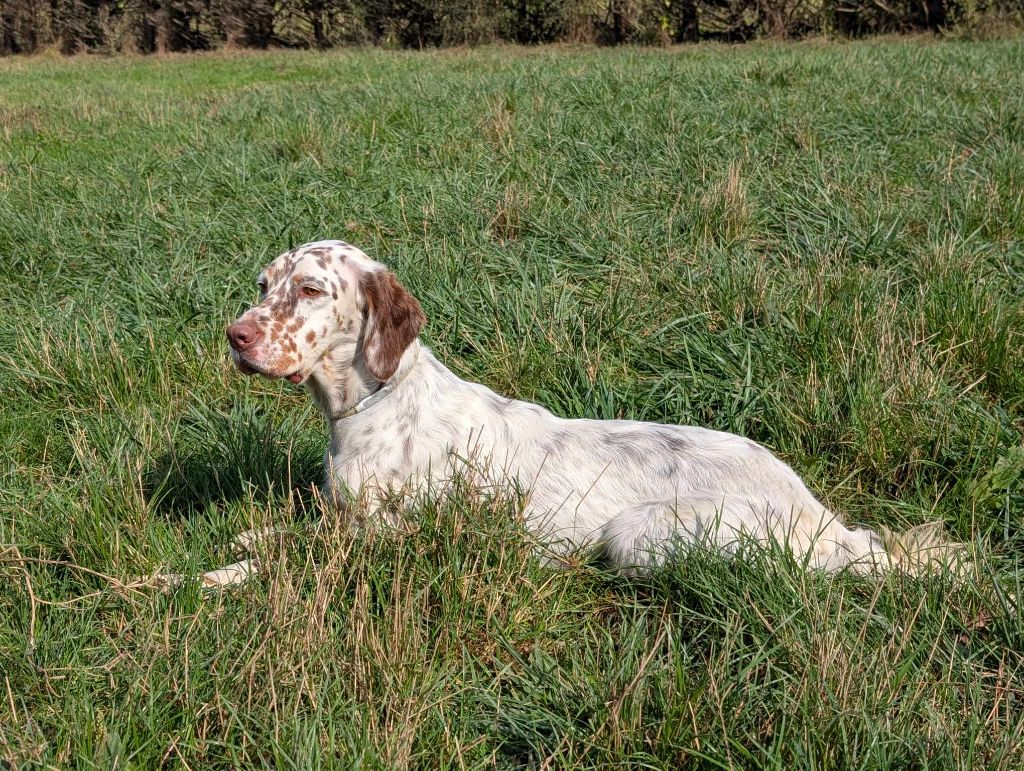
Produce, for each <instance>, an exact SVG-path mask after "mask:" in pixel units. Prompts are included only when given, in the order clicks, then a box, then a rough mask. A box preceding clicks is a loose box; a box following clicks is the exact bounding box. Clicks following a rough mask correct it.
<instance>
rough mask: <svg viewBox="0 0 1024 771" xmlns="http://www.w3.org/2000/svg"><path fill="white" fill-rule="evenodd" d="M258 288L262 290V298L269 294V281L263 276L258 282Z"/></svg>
mask: <svg viewBox="0 0 1024 771" xmlns="http://www.w3.org/2000/svg"><path fill="white" fill-rule="evenodd" d="M256 288H257V289H259V290H260V298H261V299H262V298H264V297H266V296H267V282H266V281H264V280H263V279H262V278H261V279H260V280H259V281H257V282H256Z"/></svg>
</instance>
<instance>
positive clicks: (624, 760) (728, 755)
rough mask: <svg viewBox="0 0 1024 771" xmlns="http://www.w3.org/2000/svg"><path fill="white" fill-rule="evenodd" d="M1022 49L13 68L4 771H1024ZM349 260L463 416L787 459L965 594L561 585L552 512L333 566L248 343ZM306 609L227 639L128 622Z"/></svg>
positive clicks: (440, 530) (587, 577)
mask: <svg viewBox="0 0 1024 771" xmlns="http://www.w3.org/2000/svg"><path fill="white" fill-rule="evenodd" d="M1022 59H1024V46H1022V43H1021V41H1019V40H1003V41H997V42H990V43H984V44H966V43H946V44H941V45H935V44H926V43H922V42H915V41H910V42H906V41H903V42H874V43H857V44H842V45H837V44H833V45H818V44H814V45H806V46H781V45H771V46H768V45H753V46H750V47H746V48H743V49H733V48H726V47H716V46H701V47H693V48H686V49H678V50H667V51H642V50H628V51H627V50H615V51H592V50H576V49H562V48H553V49H543V48H542V49H536V50H530V51H523V50H517V49H510V48H491V49H483V50H479V51H474V52H471V53H470V52H463V51H457V52H442V53H433V54H428V55H411V54H400V53H384V52H379V51H360V52H334V53H329V54H318V55H314V54H283V53H281V54H265V55H239V54H232V55H224V56H200V57H195V58H188V59H185V58H180V59H179V58H175V57H167V58H158V59H148V60H139V59H110V60H82V59H72V60H66V61H56V60H48V59H47V60H43V59H29V60H16V61H10V60H9V61H5V62H2V63H0V137H2V140H3V141H2V144H0V168H2V170H3V173H2V174H0V255H2V266H3V271H2V272H3V277H2V280H0V308H2V309H3V313H2V314H0V393H2V394H3V403H2V406H0V437H2V438H3V441H2V443H0V464H2V465H0V473H2V475H3V476H2V483H0V544H2V545H0V680H2V682H0V757H2V758H4V760H5V761H6V762H8V763H10V764H12V765H15V766H25V767H35V766H40V767H55V766H61V767H76V766H77V767H92V766H96V767H104V768H106V767H113V766H118V767H124V766H138V767H149V766H156V765H167V766H174V767H183V768H185V767H187V768H215V767H225V768H227V767H231V768H234V767H240V766H244V767H254V766H260V767H263V766H274V767H283V768H308V767H314V766H333V767H339V768H351V767H353V766H360V767H369V768H378V767H380V768H384V767H387V768H391V767H402V766H445V767H449V766H451V767H463V766H465V767H478V766H502V767H514V766H528V767H547V768H566V767H576V766H595V765H600V766H606V765H624V766H630V767H636V766H641V765H645V766H649V767H659V768H668V767H677V766H679V765H680V764H683V765H702V766H704V765H706V766H739V767H756V768H769V767H778V768H794V767H807V768H823V767H836V768H838V767H841V768H852V767H862V768H879V767H891V766H900V767H907V766H913V767H918V766H930V767H935V766H938V767H948V766H959V767H965V768H967V767H988V768H1012V767H1015V766H1019V763H1020V761H1019V757H1020V753H1021V750H1022V744H1024V718H1022V715H1024V710H1022V698H1024V682H1022V669H1021V664H1022V652H1024V622H1022V621H1021V616H1020V613H1019V611H1018V609H1017V606H1018V603H1019V598H1020V590H1021V587H1020V584H1021V562H1020V549H1021V546H1022V545H1024V542H1022V537H1021V522H1022V512H1024V486H1022V482H1021V480H1022V467H1024V450H1022V449H1021V448H1022V412H1024V374H1022V373H1024V367H1022V364H1024V356H1022V345H1021V342H1022V341H1021V329H1022V328H1024V326H1022V323H1024V295H1022V292H1021V278H1022V271H1024V245H1022V244H1024V194H1022V190H1024V166H1022V161H1021V158H1022V157H1024V154H1022V151H1024V71H1022V70H1021V68H1020V67H1019V64H1018V63H1019V62H1020V61H1021V60H1022ZM319 237H340V238H344V239H347V240H350V241H352V242H353V243H356V244H358V245H360V246H361V247H363V248H364V249H365V250H366V251H368V252H369V253H371V254H372V255H374V256H377V257H379V258H381V259H382V260H384V261H385V262H387V263H388V264H390V265H391V266H392V267H394V269H395V270H396V271H397V272H398V273H399V275H400V276H401V277H402V279H403V281H404V282H405V283H406V284H407V285H408V286H409V287H410V288H411V289H412V290H413V291H414V292H415V293H416V295H417V296H418V297H419V298H420V300H421V302H422V304H423V306H424V308H425V310H426V312H427V314H428V316H429V317H430V325H429V327H428V329H427V331H426V333H425V337H426V340H427V342H428V344H429V345H431V346H432V347H433V348H434V349H435V351H437V353H438V354H439V356H440V357H441V358H442V359H443V360H444V361H446V362H447V363H448V364H449V365H450V366H451V367H452V368H453V369H454V370H455V371H456V372H457V373H458V374H460V375H462V376H465V377H467V378H471V379H476V380H479V381H482V382H485V383H487V384H488V385H490V386H492V387H494V388H496V389H497V390H499V391H502V392H504V393H506V394H509V395H511V396H516V397H519V398H523V399H529V400H535V401H540V402H543V403H544V404H546V405H547V406H549V407H550V408H552V409H553V410H554V411H555V412H557V413H558V414H561V415H566V416H577V417H580V416H587V417H599V418H614V417H626V418H637V419H644V420H655V421H664V422H676V423H695V424H701V425H706V426H711V427H714V428H719V429H724V430H730V431H736V432H740V433H743V434H744V435H747V436H750V437H751V438H753V439H756V440H758V441H761V442H763V443H765V444H767V445H769V446H770V447H772V448H773V449H774V450H775V451H776V452H778V453H779V454H780V455H781V456H782V457H784V458H785V459H786V460H788V461H789V462H791V463H792V464H793V465H794V466H795V467H796V468H797V469H798V470H799V472H800V473H801V474H802V475H803V476H804V477H805V478H806V479H807V480H808V483H809V484H810V485H811V487H812V488H813V489H814V490H815V491H816V493H818V494H819V495H820V496H821V497H822V498H823V499H824V500H825V501H827V502H828V504H829V505H830V506H831V507H832V508H833V509H835V510H837V511H840V512H842V513H843V515H844V517H845V518H846V519H847V520H849V521H852V522H855V523H858V524H864V525H870V526H888V527H893V528H902V527H907V526H910V525H914V524H918V523H921V522H925V521H932V520H940V521H943V522H944V523H945V524H946V527H947V529H948V530H949V531H950V533H951V535H952V536H954V537H956V538H959V539H964V540H968V541H971V542H972V543H974V544H975V545H976V547H977V550H978V559H977V569H976V570H975V571H974V572H973V573H972V575H970V576H969V577H968V578H967V579H965V580H964V581H963V582H960V583H954V582H953V581H952V580H951V579H950V578H948V577H945V576H934V577H931V578H925V579H920V580H911V579H908V578H906V577H901V576H898V575H893V576H891V577H889V578H887V579H885V580H882V581H879V582H872V581H867V580H859V579H854V578H851V577H838V578H826V577H824V576H821V575H817V574H808V573H806V572H805V571H803V570H802V569H801V568H800V567H799V566H796V565H793V564H791V563H790V562H789V561H787V560H786V559H785V558H784V556H783V555H771V554H769V555H765V554H758V553H750V554H745V555H741V556H740V557H739V558H737V559H734V560H731V561H724V560H722V559H720V558H718V557H715V556H713V555H707V554H694V555H692V556H690V557H688V558H685V559H683V560H681V561H680V562H679V563H678V564H676V565H674V566H672V567H671V568H670V569H668V570H666V571H664V572H663V573H662V574H659V575H658V576H656V577H655V578H653V579H651V580H648V581H644V582H626V581H623V580H621V579H618V578H616V577H615V576H610V575H606V574H605V573H604V572H602V570H601V568H600V566H598V565H591V564H579V565H574V566H571V567H570V568H569V569H568V570H566V571H562V572H552V571H550V570H548V569H546V568H544V567H542V566H541V565H540V564H539V561H538V559H537V557H536V548H535V545H534V544H532V543H531V542H530V540H529V538H527V537H526V536H525V535H524V534H523V533H522V532H520V530H519V529H518V528H517V527H516V525H515V517H514V514H515V511H516V506H517V501H516V499H515V497H514V495H512V494H511V493H508V494H506V493H501V494H497V495H496V497H488V496H485V495H481V494H480V493H479V492H474V491H472V490H465V489H461V488H460V489H454V490H453V491H452V495H451V496H450V498H449V499H448V500H447V501H445V502H444V503H441V504H438V503H436V502H431V501H424V502H422V504H421V505H420V506H419V507H418V508H417V511H416V512H415V516H413V517H411V518H410V520H409V522H408V524H407V526H406V527H404V528H402V529H400V530H398V531H394V532H392V531H379V530H378V531H372V530H371V531H367V532H361V533H360V532H355V531H352V530H351V529H350V528H347V527H346V526H345V525H344V523H342V522H339V521H338V519H337V518H332V517H327V518H325V519H324V520H323V521H322V522H321V523H320V524H319V525H314V524H313V523H315V522H316V521H317V510H318V509H319V508H320V504H319V501H318V500H317V498H316V495H315V493H314V492H313V488H314V484H315V482H316V481H317V480H318V478H319V476H320V467H319V466H320V461H321V457H322V452H323V448H324V446H325V442H326V438H325V432H324V430H323V427H322V426H321V425H320V422H319V419H318V417H317V415H316V414H315V412H314V411H313V410H312V408H311V407H310V405H309V403H308V401H307V399H305V398H304V397H303V396H302V394H301V393H299V392H298V391H297V390H296V389H294V388H293V387H291V386H289V385H288V384H283V383H269V382H266V381H260V380H253V379H243V378H240V377H238V376H237V375H236V374H235V373H234V372H233V371H232V369H231V367H230V365H229V362H228V357H227V351H226V346H225V342H224V337H223V329H224V327H225V325H226V324H227V323H228V322H229V320H230V319H232V318H233V317H234V316H235V315H236V313H237V312H238V311H239V310H240V309H241V308H243V307H245V306H246V304H247V303H249V302H251V301H252V299H253V298H254V296H255V289H254V279H255V275H256V273H257V271H258V269H259V268H260V267H261V266H262V265H263V264H264V263H266V262H267V261H268V260H269V259H270V258H271V257H273V256H274V255H275V254H277V253H278V252H279V251H281V250H283V249H285V248H287V247H288V246H290V245H293V244H296V243H301V242H303V241H308V240H311V239H314V238H319ZM267 524H286V525H288V526H289V527H290V529H291V531H292V532H291V534H290V535H287V536H282V538H281V539H280V540H279V541H278V542H277V543H275V544H272V545H271V547H270V549H269V553H268V554H267V555H266V560H267V561H268V563H269V564H270V565H271V566H272V570H270V571H269V573H268V575H267V576H265V577H263V578H261V579H260V580H258V581H257V582H255V583H253V584H250V585H248V586H246V587H244V588H243V589H239V590H238V591H233V592H229V593H224V594H222V595H216V596H213V597H211V598H208V599H206V600H204V599H203V597H202V595H201V594H200V592H199V590H198V589H195V588H191V587H186V588H183V589H181V590H180V591H178V592H176V593H174V594H172V595H169V596H163V595H157V596H154V595H152V594H149V593H140V592H135V591H130V590H126V589H125V588H124V586H123V584H124V582H125V581H126V579H127V578H128V577H130V576H133V575H138V574H145V573H149V572H152V571H154V570H157V569H160V568H161V567H168V568H170V569H173V570H176V571H180V572H196V571H200V570H203V569H209V568H211V567H214V566H216V565H219V564H222V563H223V562H225V561H229V560H227V559H226V555H225V554H223V553H222V550H221V549H220V545H221V544H223V543H224V542H226V541H227V540H228V539H229V538H230V536H231V535H233V534H234V533H236V532H238V531H239V530H242V529H244V528H246V527H252V526H259V525H267Z"/></svg>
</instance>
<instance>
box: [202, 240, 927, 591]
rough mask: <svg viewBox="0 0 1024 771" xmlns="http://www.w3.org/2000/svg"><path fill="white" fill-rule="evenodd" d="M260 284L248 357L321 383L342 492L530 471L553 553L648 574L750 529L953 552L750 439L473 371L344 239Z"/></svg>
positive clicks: (527, 491) (244, 363) (376, 496)
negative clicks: (846, 512)
mask: <svg viewBox="0 0 1024 771" xmlns="http://www.w3.org/2000/svg"><path fill="white" fill-rule="evenodd" d="M257 284H258V287H259V292H260V299H259V302H258V303H257V304H256V305H255V306H253V307H252V308H250V309H249V310H247V311H245V312H244V313H243V314H242V315H241V316H240V317H239V318H238V319H237V320H236V321H235V322H234V323H233V324H231V325H230V327H229V328H228V329H227V337H228V341H229V343H230V347H231V356H232V358H233V360H234V363H235V365H236V366H237V368H238V369H239V370H240V371H241V372H242V373H245V374H249V375H257V374H258V375H262V376H263V377H266V378H283V379H285V380H288V381H289V382H291V383H294V384H296V385H302V386H303V387H305V388H306V389H307V390H308V392H309V394H310V395H311V396H312V398H313V400H314V401H315V403H316V405H317V407H318V408H319V410H320V412H321V413H323V416H324V418H325V420H326V422H327V425H328V427H329V430H330V444H329V446H328V449H327V452H326V455H325V458H324V470H325V479H324V486H325V492H327V494H328V495H329V497H330V498H331V499H332V500H334V501H336V502H338V503H339V505H342V506H344V505H345V501H346V500H349V499H351V497H352V496H362V497H363V498H364V500H369V501H370V502H371V506H374V505H379V503H380V502H381V501H383V500H385V499H387V498H388V496H391V497H392V498H393V496H394V494H395V491H405V494H406V495H407V496H411V495H413V494H415V493H416V492H417V491H420V492H422V491H423V490H424V489H425V488H426V487H429V485H431V484H436V483H443V482H444V481H445V480H446V479H449V478H451V476H452V475H453V474H469V475H470V476H471V478H472V479H473V481H474V482H475V483H478V484H481V485H487V486H501V485H508V484H515V485H517V486H518V488H519V489H520V490H522V491H523V493H524V495H525V498H524V508H523V518H524V522H525V524H526V526H527V528H528V529H529V530H530V531H531V532H532V533H534V534H536V535H537V536H538V537H539V538H540V539H541V540H542V541H543V542H544V543H545V544H546V545H547V546H548V547H549V548H550V550H551V552H552V553H553V554H555V555H558V554H563V553H565V552H566V551H575V550H580V549H587V548H591V547H593V548H596V549H598V550H599V551H600V553H601V555H602V557H603V559H604V560H606V561H607V563H609V565H610V566H612V567H613V568H616V569H619V570H622V571H625V572H631V573H644V572H647V571H650V570H652V569H654V568H656V567H658V566H660V565H662V564H664V563H665V562H666V560H668V559H669V558H671V557H672V556H673V554H675V553H677V552H678V551H679V550H680V549H687V548H697V547H699V548H713V549H719V550H721V551H724V552H726V553H730V552H734V551H735V550H736V549H737V548H738V546H739V545H740V544H741V543H742V542H744V541H750V542H753V543H760V544H767V543H775V544H779V545H781V546H783V547H784V548H786V549H788V550H789V551H790V552H791V553H792V554H793V556H794V557H795V558H796V559H798V560H800V561H801V562H802V563H803V564H805V565H806V566H807V567H809V568H811V569H821V570H825V571H829V572H835V571H840V570H850V571H852V572H855V573H859V574H865V573H880V572H883V571H885V570H887V569H889V568H892V567H897V566H902V567H907V568H913V567H915V566H917V565H920V564H923V563H924V562H928V561H931V560H932V558H933V557H934V556H935V555H936V554H939V553H944V550H945V545H944V544H943V543H942V542H941V539H940V537H939V535H938V531H937V529H936V528H935V527H932V526H929V527H926V528H925V529H923V530H921V529H919V530H918V532H916V533H914V534H911V535H910V536H909V537H906V538H903V539H900V538H898V537H889V538H888V539H883V537H882V535H880V534H879V533H876V532H874V531H872V530H868V529H863V528H849V527H847V526H846V525H845V524H843V523H842V522H841V521H840V519H839V518H838V517H837V516H836V515H835V514H834V513H832V512H830V511H829V510H828V509H827V508H826V507H825V506H824V505H822V504H821V503H820V502H819V501H818V500H817V499H816V498H815V497H814V495H813V494H812V493H811V492H810V491H809V490H808V489H807V487H806V486H805V485H804V483H803V482H802V481H801V479H800V478H799V476H797V474H796V473H795V472H794V471H793V469H792V468H790V467H789V466H788V465H787V464H786V463H784V462H783V461H782V460H780V459H779V458H777V457H776V456H775V455H773V454H772V453H771V452H770V451H769V450H768V449H766V448H765V447H763V446H761V445H759V444H757V443H755V442H753V441H751V440H749V439H745V438H743V437H740V436H736V435H734V434H728V433H723V432H720V431H713V430H709V429H706V428H699V427H693V426H678V425H663V424H657V423H643V422H637V421H630V420H587V419H563V418H559V417H556V416H555V415H553V414H552V413H551V412H549V411H548V410H546V409H544V408H543V407H541V406H539V405H536V404H530V403H527V402H522V401H517V400H514V399H509V398H506V397H504V396H500V395H498V394H496V393H495V392H494V391H492V390H490V389H489V388H487V387H486V386H484V385H480V384H478V383H472V382H468V381H465V380H462V379H461V378H459V377H458V376H457V375H455V374H454V373H452V372H451V370H449V369H448V368H447V367H445V366H444V365H443V364H442V363H441V362H440V361H438V360H437V358H436V357H435V356H434V355H433V354H432V353H431V351H430V350H429V349H428V348H427V347H426V346H425V345H423V344H422V343H421V342H420V340H419V335H420V332H421V330H422V329H423V326H424V324H425V323H426V317H425V315H424V313H423V310H422V309H421V307H420V304H419V303H418V302H417V300H416V299H415V298H414V297H413V296H412V294H411V293H410V292H409V291H408V290H407V289H406V288H405V287H404V286H403V285H402V284H401V283H400V282H399V280H398V279H397V278H396V276H395V274H394V273H392V272H391V271H390V270H388V269H387V268H386V267H385V266H384V265H383V264H381V263H380V262H377V261H375V260H373V259H371V258H370V257H368V256H367V255H366V254H365V253H364V252H362V251H361V250H359V249H358V248H356V247H354V246H352V245H350V244H347V243H345V242H343V241H317V242H314V243H308V244H303V245H302V246H298V247H296V248H294V249H291V250H289V251H287V252H285V253H284V254H281V255H280V256H278V257H277V258H276V259H275V260H274V261H273V262H271V263H270V265H268V266H267V267H266V268H265V269H264V271H263V272H262V273H261V274H260V276H259V279H258V282H257ZM381 516H382V517H384V518H387V516H388V515H385V514H382V515H381ZM887 547H888V548H887ZM239 565H240V566H242V567H241V568H239V569H235V570H234V572H232V569H234V568H236V567H237V566H229V567H228V568H227V569H222V571H220V573H223V574H224V575H223V576H221V577H218V576H217V575H215V574H217V573H218V571H214V573H211V574H207V578H206V579H205V580H206V583H210V584H218V583H233V582H235V580H236V579H238V578H239V577H241V578H244V577H247V575H249V573H250V572H251V569H252V566H251V564H250V563H248V562H244V563H239ZM225 570H226V572H225ZM210 576H214V577H213V578H209V577H210Z"/></svg>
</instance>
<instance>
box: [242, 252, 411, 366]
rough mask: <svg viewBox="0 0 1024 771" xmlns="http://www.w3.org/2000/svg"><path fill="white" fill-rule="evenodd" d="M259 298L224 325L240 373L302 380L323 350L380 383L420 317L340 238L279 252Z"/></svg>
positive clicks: (391, 282) (388, 278)
mask: <svg viewBox="0 0 1024 771" xmlns="http://www.w3.org/2000/svg"><path fill="white" fill-rule="evenodd" d="M257 285H258V286H259V290H260V302H259V304H258V305H255V306H253V307H252V308H250V309H249V310H247V311H246V312H245V313H243V314H242V315H241V316H239V317H238V320H237V321H235V323H234V324H232V325H231V326H230V327H228V330H227V335H228V341H229V342H230V343H231V356H232V358H233V359H234V361H235V364H236V365H237V366H238V369H240V370H241V371H242V372H244V373H246V374H260V375H263V376H265V377H269V378H286V379H288V380H290V381H291V382H292V383H302V382H304V381H305V380H306V379H307V378H308V377H309V376H310V374H311V373H312V372H313V371H314V370H315V368H316V367H317V366H318V365H320V363H321V362H322V361H323V360H324V359H325V357H327V356H328V355H329V354H332V353H338V352H341V353H342V354H344V355H343V356H342V357H341V358H342V359H343V360H344V361H345V363H346V364H347V365H348V366H355V365H357V364H360V363H361V364H362V365H363V368H364V369H365V370H366V372H368V373H369V374H370V375H371V376H372V377H374V378H376V379H377V380H379V381H381V382H383V381H386V380H387V379H388V378H390V377H391V376H392V375H393V374H394V373H395V370H396V369H397V367H398V364H399V361H400V360H401V358H402V354H403V353H404V352H405V350H406V348H408V347H409V345H410V344H411V343H412V342H413V340H415V339H416V337H417V336H418V335H419V332H420V329H421V328H422V327H423V324H424V322H425V321H426V317H425V316H424V315H423V311H422V310H421V309H420V305H419V303H418V302H416V298H414V297H413V296H412V295H411V294H409V292H408V291H407V290H406V289H405V287H403V286H402V285H401V284H400V283H399V282H398V279H396V278H395V275H394V274H393V273H391V272H390V271H389V270H387V268H385V267H384V266H383V265H381V264H380V263H379V262H375V261H374V260H371V259H370V258H369V257H367V256H366V254H364V253H363V252H362V251H360V250H359V249H357V248H355V247H354V246H350V245H349V244H346V243H344V242H343V241H318V242H316V243H311V244H304V245H302V246H299V247H296V248H295V249H292V250H291V251H288V252H285V253H284V254H282V255H280V256H279V257H278V258H277V259H275V260H274V261H273V262H272V263H270V265H268V266H267V267H266V268H265V269H264V270H263V272H262V273H261V274H260V276H259V279H258V280H257Z"/></svg>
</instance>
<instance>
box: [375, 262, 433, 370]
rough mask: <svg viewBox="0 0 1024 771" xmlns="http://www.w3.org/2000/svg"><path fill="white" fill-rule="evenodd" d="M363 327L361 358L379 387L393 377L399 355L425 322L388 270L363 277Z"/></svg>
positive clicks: (417, 307)
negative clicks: (364, 320)
mask: <svg viewBox="0 0 1024 771" xmlns="http://www.w3.org/2000/svg"><path fill="white" fill-rule="evenodd" d="M361 285H362V289H363V294H365V295H366V327H365V330H364V333H363V358H364V360H365V361H366V368H367V369H368V370H370V374H371V375H373V376H374V377H375V378H377V379H378V380H379V381H381V382H382V383H383V382H384V381H385V380H387V379H388V378H390V377H391V376H392V375H394V374H395V370H396V369H398V363H399V362H400V361H401V360H402V354H403V353H405V349H406V348H408V347H409V346H410V345H411V344H412V341H413V340H415V339H416V337H417V335H419V333H420V330H421V329H422V328H423V325H424V324H425V323H426V321H427V317H426V316H424V315H423V309H422V308H420V304H419V303H418V302H416V298H415V297H413V296H412V295H411V294H409V290H407V289H406V288H405V287H404V286H402V285H401V284H400V283H398V279H397V278H395V274H394V273H392V272H391V271H388V270H378V271H373V272H372V273H364V274H363V276H362V279H361Z"/></svg>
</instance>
